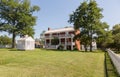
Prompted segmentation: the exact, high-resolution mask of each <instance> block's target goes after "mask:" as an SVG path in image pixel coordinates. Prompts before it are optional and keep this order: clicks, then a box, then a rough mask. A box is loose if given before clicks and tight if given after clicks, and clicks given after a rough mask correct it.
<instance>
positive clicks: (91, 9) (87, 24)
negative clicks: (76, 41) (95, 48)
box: [69, 0, 103, 51]
mask: <svg viewBox="0 0 120 77" xmlns="http://www.w3.org/2000/svg"><path fill="white" fill-rule="evenodd" d="M101 12H102V9H101V8H99V7H98V5H97V3H96V1H95V0H90V1H89V2H87V1H84V2H83V3H81V5H80V6H79V7H78V8H77V9H76V10H75V12H73V14H71V15H70V19H69V22H70V23H74V28H75V29H80V30H81V34H80V35H81V37H82V38H84V40H85V39H86V40H88V42H87V43H88V44H89V45H90V51H92V40H93V35H94V34H96V31H97V30H99V29H100V28H101V26H100V23H101V21H100V19H101V18H102V17H103V16H102V14H101ZM84 40H83V41H84ZM81 41H82V40H81Z"/></svg>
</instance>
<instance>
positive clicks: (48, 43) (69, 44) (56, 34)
mask: <svg viewBox="0 0 120 77" xmlns="http://www.w3.org/2000/svg"><path fill="white" fill-rule="evenodd" d="M74 32H75V31H74V28H73V27H67V28H61V29H50V28H48V31H46V32H45V33H44V38H45V39H44V40H45V48H46V49H58V47H59V46H60V45H62V46H63V49H64V50H73V48H74V47H75V43H74V42H73V37H74ZM54 38H57V39H58V44H57V45H52V40H53V39H54Z"/></svg>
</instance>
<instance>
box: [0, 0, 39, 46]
mask: <svg viewBox="0 0 120 77" xmlns="http://www.w3.org/2000/svg"><path fill="white" fill-rule="evenodd" d="M38 10H39V7H38V6H30V1H29V0H9V1H8V0H0V30H2V31H6V32H8V33H10V34H12V48H14V47H15V37H16V36H17V35H25V34H27V35H30V36H33V34H34V29H33V26H34V25H35V22H36V17H35V16H32V14H33V12H35V11H38Z"/></svg>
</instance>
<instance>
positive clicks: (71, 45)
mask: <svg viewBox="0 0 120 77" xmlns="http://www.w3.org/2000/svg"><path fill="white" fill-rule="evenodd" d="M71 50H73V38H71Z"/></svg>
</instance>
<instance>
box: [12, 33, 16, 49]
mask: <svg viewBox="0 0 120 77" xmlns="http://www.w3.org/2000/svg"><path fill="white" fill-rule="evenodd" d="M15 37H16V34H15V32H13V34H12V48H15Z"/></svg>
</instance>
